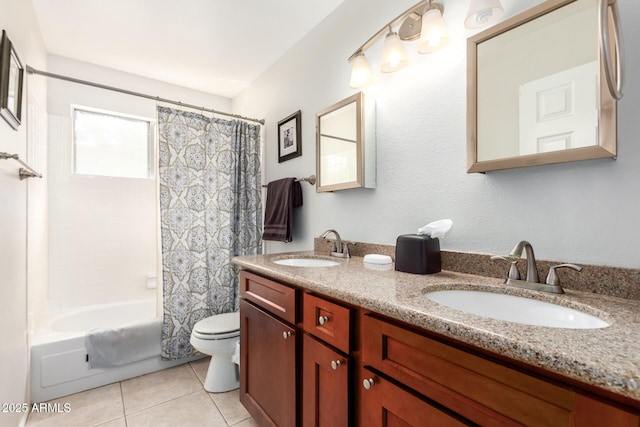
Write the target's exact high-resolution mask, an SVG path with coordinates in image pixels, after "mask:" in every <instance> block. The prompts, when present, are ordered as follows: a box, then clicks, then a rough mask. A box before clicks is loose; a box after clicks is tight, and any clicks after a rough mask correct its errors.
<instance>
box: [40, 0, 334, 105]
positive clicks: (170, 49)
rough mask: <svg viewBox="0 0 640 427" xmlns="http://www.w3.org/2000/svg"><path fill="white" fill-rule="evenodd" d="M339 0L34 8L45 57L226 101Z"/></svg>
mask: <svg viewBox="0 0 640 427" xmlns="http://www.w3.org/2000/svg"><path fill="white" fill-rule="evenodd" d="M343 1H344V0H182V1H176V0H109V1H104V0H55V1H54V0H32V2H33V5H34V8H35V11H36V16H37V19H38V23H39V26H40V30H41V33H42V37H43V39H44V43H45V45H46V48H47V51H48V52H49V53H51V54H54V55H58V56H63V57H67V58H71V59H75V60H78V61H84V62H88V63H92V64H96V65H100V66H104V67H108V68H113V69H117V70H121V71H125V72H128V73H132V74H137V75H140V76H144V77H148V78H152V79H155V80H160V81H164V82H168V83H173V84H176V85H180V86H184V87H188V88H192V89H197V90H200V91H204V92H208V93H212V94H216V95H220V96H225V97H229V98H232V97H234V96H235V95H236V94H237V93H238V92H239V91H240V90H242V88H244V87H246V86H247V85H248V84H249V83H251V81H252V80H253V79H255V78H256V77H257V76H259V75H260V74H261V73H262V72H263V71H264V70H266V69H267V67H268V66H269V65H271V64H272V63H273V62H274V61H275V60H276V59H277V58H279V57H280V56H281V55H282V54H284V53H285V52H286V51H287V50H288V49H289V48H290V47H291V46H293V45H294V44H295V43H296V42H297V41H298V40H300V39H301V38H302V37H303V36H304V35H305V34H307V33H308V32H309V31H310V30H311V29H312V28H313V27H314V26H315V25H316V24H318V23H319V22H320V21H321V20H322V19H324V18H325V17H326V16H327V15H328V14H330V13H331V12H332V11H333V10H334V9H335V8H336V7H338V6H339V5H340V3H342V2H343Z"/></svg>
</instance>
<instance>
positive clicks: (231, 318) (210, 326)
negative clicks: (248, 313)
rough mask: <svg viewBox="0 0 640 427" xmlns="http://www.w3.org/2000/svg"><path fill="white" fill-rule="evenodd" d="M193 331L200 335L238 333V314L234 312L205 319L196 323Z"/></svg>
mask: <svg viewBox="0 0 640 427" xmlns="http://www.w3.org/2000/svg"><path fill="white" fill-rule="evenodd" d="M193 330H194V331H195V332H197V333H198V334H201V335H219V334H228V333H229V332H236V331H239V330H240V313H238V312H237V311H236V312H234V313H224V314H216V315H215V316H211V317H207V318H206V319H202V320H201V321H199V322H198V323H196V324H195V325H194V326H193Z"/></svg>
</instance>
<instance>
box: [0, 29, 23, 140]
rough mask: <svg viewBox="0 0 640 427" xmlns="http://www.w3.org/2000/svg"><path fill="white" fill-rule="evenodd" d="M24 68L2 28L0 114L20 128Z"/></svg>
mask: <svg viewBox="0 0 640 427" xmlns="http://www.w3.org/2000/svg"><path fill="white" fill-rule="evenodd" d="M23 79H24V68H22V63H21V62H20V59H19V58H18V54H17V53H16V51H15V49H14V48H13V44H12V43H11V41H10V40H9V37H7V32H6V31H5V30H2V45H0V116H2V117H3V118H4V119H5V120H6V121H7V123H9V125H11V127H12V128H14V129H15V130H18V126H20V122H21V121H22V111H21V110H22V81H23Z"/></svg>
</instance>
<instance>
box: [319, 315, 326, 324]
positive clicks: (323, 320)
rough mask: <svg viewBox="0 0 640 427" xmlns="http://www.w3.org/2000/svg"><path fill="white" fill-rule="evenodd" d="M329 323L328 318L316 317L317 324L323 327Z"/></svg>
mask: <svg viewBox="0 0 640 427" xmlns="http://www.w3.org/2000/svg"><path fill="white" fill-rule="evenodd" d="M328 321H329V318H328V317H327V316H320V317H318V323H319V324H321V325H324V324H325V323H327V322H328Z"/></svg>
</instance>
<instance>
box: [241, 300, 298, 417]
mask: <svg viewBox="0 0 640 427" xmlns="http://www.w3.org/2000/svg"><path fill="white" fill-rule="evenodd" d="M297 342H298V334H297V331H296V330H295V329H294V328H292V327H291V326H289V325H287V324H286V323H283V322H281V321H280V320H278V319H276V318H275V317H273V316H271V315H270V314H268V313H266V312H264V311H262V310H261V309H259V308H257V307H255V306H254V305H252V304H251V303H249V302H247V301H245V300H241V301H240V401H241V402H242V404H243V405H244V406H245V407H246V408H247V410H248V411H249V413H251V415H252V416H253V417H254V418H255V420H256V421H257V422H258V424H260V425H261V426H267V425H274V426H280V427H289V426H291V427H293V426H295V425H296V408H297V401H296V394H297V393H296V360H297V359H296V352H297V351H296V349H297V348H298V345H297Z"/></svg>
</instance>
